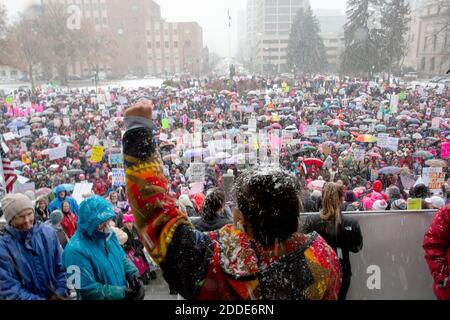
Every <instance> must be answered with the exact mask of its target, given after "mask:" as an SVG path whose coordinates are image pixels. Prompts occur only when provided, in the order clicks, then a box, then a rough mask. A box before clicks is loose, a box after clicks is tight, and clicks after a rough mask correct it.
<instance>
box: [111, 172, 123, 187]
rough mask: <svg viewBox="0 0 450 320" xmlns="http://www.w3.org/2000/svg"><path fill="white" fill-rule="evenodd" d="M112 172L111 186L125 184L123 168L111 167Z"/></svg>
mask: <svg viewBox="0 0 450 320" xmlns="http://www.w3.org/2000/svg"><path fill="white" fill-rule="evenodd" d="M111 172H112V184H113V186H116V187H117V186H124V185H125V169H122V168H119V169H118V168H113V169H112V170H111Z"/></svg>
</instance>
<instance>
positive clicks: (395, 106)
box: [390, 94, 399, 114]
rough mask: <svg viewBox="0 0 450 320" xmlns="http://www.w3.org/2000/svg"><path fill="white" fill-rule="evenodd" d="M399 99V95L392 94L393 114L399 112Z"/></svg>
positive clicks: (391, 106)
mask: <svg viewBox="0 0 450 320" xmlns="http://www.w3.org/2000/svg"><path fill="white" fill-rule="evenodd" d="M398 101H399V96H398V95H395V94H393V95H392V96H391V104H390V110H391V114H394V113H397V112H398Z"/></svg>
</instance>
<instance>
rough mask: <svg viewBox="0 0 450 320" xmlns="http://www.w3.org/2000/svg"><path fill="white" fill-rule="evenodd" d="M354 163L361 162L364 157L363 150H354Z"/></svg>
mask: <svg viewBox="0 0 450 320" xmlns="http://www.w3.org/2000/svg"><path fill="white" fill-rule="evenodd" d="M354 156H355V161H363V160H364V157H365V156H366V151H365V150H364V149H356V150H355V152H354Z"/></svg>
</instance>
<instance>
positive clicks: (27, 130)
mask: <svg viewBox="0 0 450 320" xmlns="http://www.w3.org/2000/svg"><path fill="white" fill-rule="evenodd" d="M19 136H20V137H21V138H23V137H27V136H31V130H30V128H25V129H20V130H19Z"/></svg>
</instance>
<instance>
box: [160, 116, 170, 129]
mask: <svg viewBox="0 0 450 320" xmlns="http://www.w3.org/2000/svg"><path fill="white" fill-rule="evenodd" d="M161 125H162V128H163V129H169V119H167V118H164V119H162V120H161Z"/></svg>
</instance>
